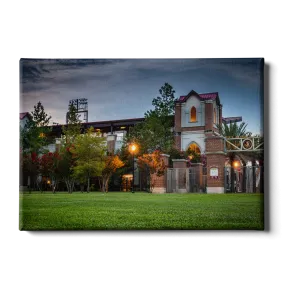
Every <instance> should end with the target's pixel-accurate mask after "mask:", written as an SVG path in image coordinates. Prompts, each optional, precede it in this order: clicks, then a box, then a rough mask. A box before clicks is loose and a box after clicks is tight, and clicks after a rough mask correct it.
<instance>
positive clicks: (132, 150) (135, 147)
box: [129, 143, 137, 193]
mask: <svg viewBox="0 0 285 285" xmlns="http://www.w3.org/2000/svg"><path fill="white" fill-rule="evenodd" d="M136 150H137V146H136V145H135V144H134V143H132V144H130V146H129V151H130V153H131V154H132V156H133V180H132V193H135V190H134V180H135V152H136Z"/></svg>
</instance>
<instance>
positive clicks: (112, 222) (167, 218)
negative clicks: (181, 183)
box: [19, 192, 264, 230]
mask: <svg viewBox="0 0 285 285" xmlns="http://www.w3.org/2000/svg"><path fill="white" fill-rule="evenodd" d="M19 221H20V223H19V227H20V230H112V229H116V230H125V229H126V230H137V229H138V230H147V229H161V230H162V229H165V230H166V229H167V230H169V229H177V230H180V229H185V230H186V229H255V230H263V228H264V224H263V195H259V194H209V195H207V194H149V193H134V194H133V193H112V192H109V193H107V194H103V193H88V194H87V193H73V194H65V193H57V194H52V193H43V194H40V193H32V194H22V193H20V219H19Z"/></svg>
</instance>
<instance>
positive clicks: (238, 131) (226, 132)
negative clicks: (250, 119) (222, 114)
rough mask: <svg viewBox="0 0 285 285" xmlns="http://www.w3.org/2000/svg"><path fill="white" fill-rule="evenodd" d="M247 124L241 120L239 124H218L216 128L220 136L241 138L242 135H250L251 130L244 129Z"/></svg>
mask: <svg viewBox="0 0 285 285" xmlns="http://www.w3.org/2000/svg"><path fill="white" fill-rule="evenodd" d="M246 127H247V124H246V123H245V122H242V123H241V124H239V125H238V124H237V122H234V123H230V124H225V123H223V124H222V125H218V129H219V131H220V133H221V135H222V136H224V137H226V138H242V137H250V136H251V132H249V131H247V130H246Z"/></svg>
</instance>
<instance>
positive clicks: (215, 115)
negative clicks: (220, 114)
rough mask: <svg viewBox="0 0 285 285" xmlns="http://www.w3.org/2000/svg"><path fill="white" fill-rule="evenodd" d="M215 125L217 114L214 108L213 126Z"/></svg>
mask: <svg viewBox="0 0 285 285" xmlns="http://www.w3.org/2000/svg"><path fill="white" fill-rule="evenodd" d="M216 123H217V114H216V108H214V124H216Z"/></svg>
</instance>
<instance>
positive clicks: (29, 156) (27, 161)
mask: <svg viewBox="0 0 285 285" xmlns="http://www.w3.org/2000/svg"><path fill="white" fill-rule="evenodd" d="M20 163H21V171H22V173H23V174H26V175H27V176H28V177H29V178H28V179H30V182H29V183H28V186H29V190H30V192H31V188H33V189H35V188H38V184H37V177H38V175H39V173H40V158H39V156H38V154H37V153H36V152H32V153H20Z"/></svg>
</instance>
